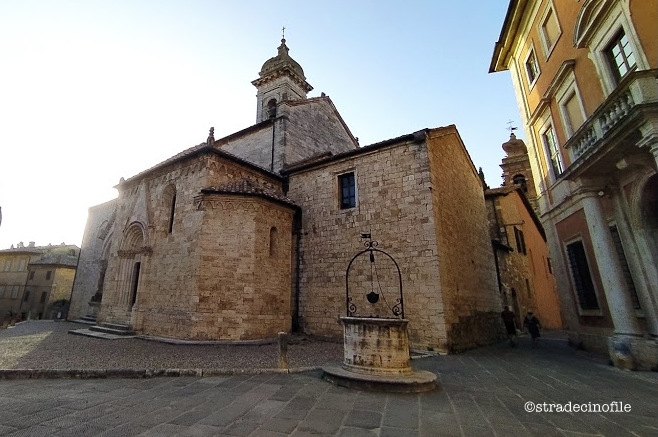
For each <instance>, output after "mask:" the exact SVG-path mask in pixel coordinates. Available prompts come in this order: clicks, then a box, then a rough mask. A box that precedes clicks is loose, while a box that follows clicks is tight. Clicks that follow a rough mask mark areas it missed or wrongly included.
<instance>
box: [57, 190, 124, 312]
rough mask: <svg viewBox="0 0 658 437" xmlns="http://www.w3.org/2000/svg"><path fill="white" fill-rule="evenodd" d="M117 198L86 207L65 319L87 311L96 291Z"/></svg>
mask: <svg viewBox="0 0 658 437" xmlns="http://www.w3.org/2000/svg"><path fill="white" fill-rule="evenodd" d="M116 203H117V202H116V200H111V201H109V202H105V203H103V204H100V205H97V206H93V207H91V208H89V214H88V216H87V224H86V226H85V232H84V234H83V238H82V247H81V249H80V250H81V252H80V258H79V260H78V267H77V274H76V276H75V282H74V284H73V292H72V293H71V306H70V307H69V312H68V317H67V318H68V320H76V319H79V318H81V317H84V316H85V315H87V313H88V312H89V311H90V308H89V301H90V300H91V298H92V296H93V295H94V294H96V292H97V291H98V280H99V277H100V274H101V265H100V261H101V258H102V255H103V248H104V247H105V244H106V243H108V239H109V238H111V231H112V229H111V228H112V225H113V218H112V215H113V214H114V210H115V208H116Z"/></svg>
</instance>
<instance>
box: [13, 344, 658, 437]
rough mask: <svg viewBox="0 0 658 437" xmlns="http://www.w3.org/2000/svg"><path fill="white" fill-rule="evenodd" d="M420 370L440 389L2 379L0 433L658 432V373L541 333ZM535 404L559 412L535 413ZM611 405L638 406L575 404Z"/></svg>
mask: <svg viewBox="0 0 658 437" xmlns="http://www.w3.org/2000/svg"><path fill="white" fill-rule="evenodd" d="M15 332H17V331H15ZM3 335H6V333H4V332H3V333H0V342H1V341H2V340H3V339H4V338H6V337H3ZM31 335H34V334H31ZM71 337H73V336H71ZM120 341H125V340H120ZM137 341H138V340H128V342H137ZM107 343H109V344H111V343H112V341H107ZM0 344H1V343H0ZM37 349H38V346H37ZM229 353H230V351H229ZM413 365H414V367H416V368H418V369H424V370H429V371H432V372H435V373H436V374H437V375H438V377H439V381H440V388H439V389H438V390H435V391H433V392H429V393H423V394H414V395H403V394H385V393H374V392H364V391H358V390H351V389H345V388H342V387H336V386H333V385H331V384H329V383H327V382H325V381H323V380H322V379H321V371H318V370H314V371H309V372H303V373H291V374H284V373H262V374H256V375H222V376H214V377H178V378H165V377H160V378H146V379H120V378H116V379H114V378H112V379H18V380H0V435H3V436H5V435H7V436H30V437H34V436H133V435H140V436H250V437H273V436H279V437H281V436H295V437H302V436H315V437H317V436H355V437H360V436H380V437H384V436H392V437H406V436H467V437H470V436H489V435H493V436H517V435H518V436H526V435H536V436H571V437H583V436H652V435H656V436H658V417H657V414H656V411H658V410H657V407H658V374H657V373H640V372H627V371H622V370H618V369H615V368H613V367H610V366H608V365H607V363H606V362H605V361H604V360H601V359H599V358H596V357H593V356H589V355H587V354H584V353H582V352H578V351H575V350H573V349H571V348H569V347H568V346H567V345H566V344H565V342H564V341H563V340H549V339H545V338H542V342H541V343H540V346H539V347H538V348H537V349H533V348H531V346H530V342H529V340H528V339H527V338H521V341H520V344H519V345H518V347H516V348H510V347H509V346H507V345H506V344H504V343H501V344H499V345H494V346H490V347H483V348H479V349H476V350H472V351H469V352H465V353H463V354H457V355H449V356H436V357H432V358H422V359H418V360H413ZM528 402H533V403H534V405H539V406H540V407H541V408H546V409H548V408H551V406H550V405H551V404H555V405H553V407H552V408H553V410H554V411H553V412H526V411H525V407H526V405H527V403H528ZM613 402H614V403H615V404H613V407H612V408H613V409H615V410H623V409H628V408H630V411H628V412H607V413H606V412H600V413H594V412H574V411H573V410H574V408H576V407H575V405H578V406H579V407H578V408H581V407H580V406H581V405H582V404H585V407H586V408H596V405H600V408H601V409H602V410H605V409H608V408H610V405H611V403H613ZM569 403H570V404H569ZM558 405H559V406H560V407H561V408H570V409H571V410H572V412H571V413H569V412H556V411H555V410H556V409H558V408H559V407H558ZM627 406H628V407H627Z"/></svg>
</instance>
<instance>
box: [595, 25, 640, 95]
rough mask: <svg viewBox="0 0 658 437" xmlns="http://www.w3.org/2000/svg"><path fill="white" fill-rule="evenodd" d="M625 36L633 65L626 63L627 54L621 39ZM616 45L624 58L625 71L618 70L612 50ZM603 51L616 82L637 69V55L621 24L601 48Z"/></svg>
mask: <svg viewBox="0 0 658 437" xmlns="http://www.w3.org/2000/svg"><path fill="white" fill-rule="evenodd" d="M623 38H626V41H627V44H626V46H628V47H630V49H631V52H630V55H631V56H632V57H633V60H634V63H633V65H630V64H629V63H628V56H627V54H626V52H625V51H624V47H625V46H622V45H621V44H622V39H623ZM614 47H617V48H619V49H620V50H619V53H620V54H621V55H622V58H623V60H624V64H625V66H626V72H625V73H623V74H622V72H621V71H620V66H619V65H618V64H617V61H616V57H615V55H614V52H613V48H614ZM603 52H604V54H605V57H606V59H607V61H608V68H610V71H611V72H612V74H613V76H614V77H615V81H616V83H617V84H619V82H621V80H622V79H623V78H624V77H626V76H627V75H628V74H630V73H631V72H633V71H635V70H636V69H637V56H636V55H635V47H634V46H633V42H632V41H631V39H630V38H629V36H628V34H627V33H626V31H625V30H624V28H623V26H622V27H620V28H619V30H618V31H617V33H615V36H613V37H612V40H611V41H610V42H609V43H608V45H607V46H605V49H603Z"/></svg>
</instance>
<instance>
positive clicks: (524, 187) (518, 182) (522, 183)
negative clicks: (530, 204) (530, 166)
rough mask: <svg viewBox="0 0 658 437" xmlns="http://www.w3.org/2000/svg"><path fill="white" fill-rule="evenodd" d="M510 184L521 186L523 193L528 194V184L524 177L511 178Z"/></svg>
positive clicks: (519, 175)
mask: <svg viewBox="0 0 658 437" xmlns="http://www.w3.org/2000/svg"><path fill="white" fill-rule="evenodd" d="M512 183H513V184H514V185H519V186H521V189H522V190H523V192H524V193H527V192H528V184H527V183H526V179H525V176H523V175H522V174H517V175H516V176H514V177H513V178H512Z"/></svg>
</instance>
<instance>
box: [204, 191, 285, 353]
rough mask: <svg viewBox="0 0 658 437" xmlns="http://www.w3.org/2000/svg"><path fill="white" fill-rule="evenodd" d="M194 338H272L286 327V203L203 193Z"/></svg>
mask: <svg viewBox="0 0 658 437" xmlns="http://www.w3.org/2000/svg"><path fill="white" fill-rule="evenodd" d="M201 208H202V210H203V211H204V220H203V228H202V232H201V234H200V241H201V262H200V273H199V282H198V289H199V296H198V304H197V313H196V315H195V319H194V320H195V325H194V331H193V338H195V339H203V340H209V339H217V338H222V339H232V340H251V339H259V338H275V337H276V335H277V333H278V332H281V331H285V332H290V328H291V317H292V316H291V289H292V288H291V287H292V283H291V277H292V276H291V271H292V265H291V262H292V260H291V256H290V254H291V250H292V218H293V214H294V210H293V209H292V208H291V207H285V206H280V205H278V204H275V203H273V202H271V201H268V200H264V199H262V198H258V197H245V196H239V195H237V196H236V195H231V196H228V195H217V194H213V195H206V196H204V198H203V200H202V201H201Z"/></svg>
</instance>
